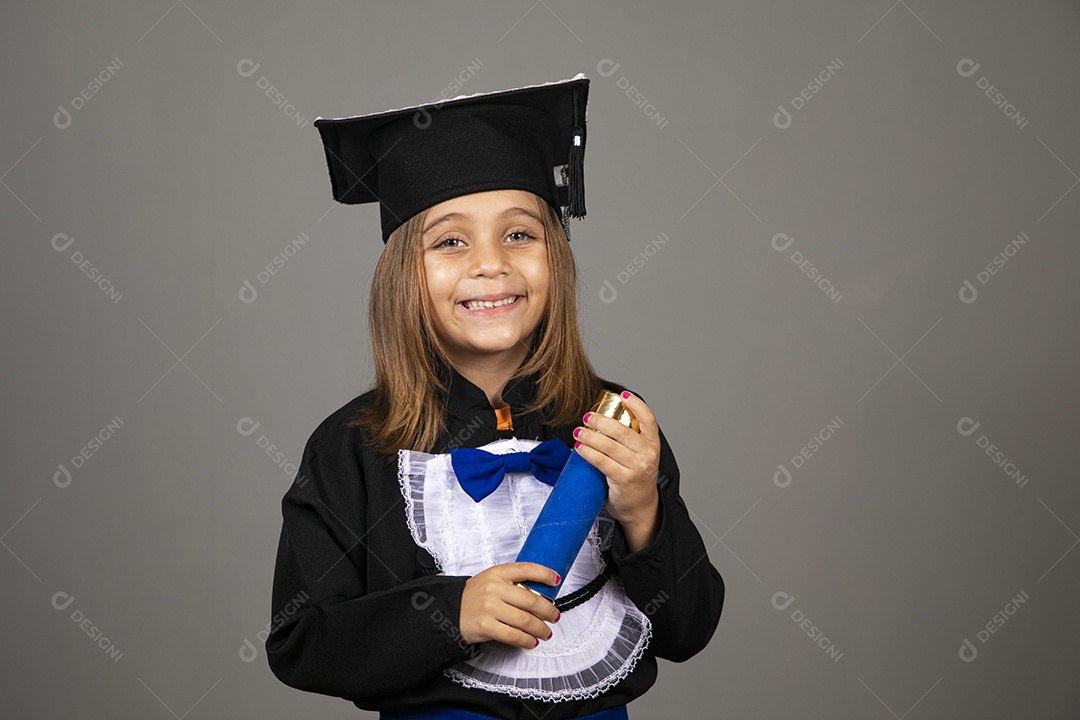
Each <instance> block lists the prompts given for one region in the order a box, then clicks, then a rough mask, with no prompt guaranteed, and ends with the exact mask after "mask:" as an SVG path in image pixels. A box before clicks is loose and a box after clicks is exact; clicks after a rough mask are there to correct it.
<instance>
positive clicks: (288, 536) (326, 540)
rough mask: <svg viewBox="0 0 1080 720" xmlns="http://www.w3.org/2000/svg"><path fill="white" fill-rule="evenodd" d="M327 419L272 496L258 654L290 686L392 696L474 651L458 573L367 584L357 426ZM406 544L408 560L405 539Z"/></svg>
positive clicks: (371, 557) (368, 537)
mask: <svg viewBox="0 0 1080 720" xmlns="http://www.w3.org/2000/svg"><path fill="white" fill-rule="evenodd" d="M337 425H338V426H340V423H337ZM333 427H334V426H333V424H331V423H328V422H327V423H324V425H321V426H320V428H319V429H317V430H316V431H315V433H313V434H312V436H311V438H309V440H308V442H307V445H306V446H305V448H304V454H303V457H302V460H301V463H300V467H299V469H298V472H297V476H296V478H297V479H296V480H295V481H294V482H293V484H292V485H291V486H290V488H289V490H288V491H287V492H286V493H285V496H284V497H283V499H282V502H281V513H282V518H283V523H282V528H281V536H280V540H279V543H278V549H277V560H276V565H275V569H274V583H273V612H274V615H273V620H272V623H271V631H270V633H269V634H268V636H267V639H266V654H267V658H268V662H269V665H270V669H271V670H272V671H273V673H274V675H275V676H276V677H277V678H278V679H279V680H281V681H282V682H283V683H285V684H286V685H289V686H291V687H294V688H297V689H300V690H306V691H309V692H315V693H321V694H325V695H333V696H336V697H343V698H346V699H354V698H355V699H359V698H370V697H375V696H386V695H395V694H398V693H401V692H404V691H406V690H409V689H413V688H415V687H416V686H417V685H419V684H421V683H423V682H424V681H425V680H427V679H430V678H431V677H432V676H435V675H438V674H440V673H441V670H442V669H443V668H446V667H448V666H450V665H452V664H453V663H455V662H458V661H461V660H464V659H467V658H468V657H470V654H472V653H475V652H476V645H471V644H468V643H466V642H465V641H463V640H462V639H461V637H460V634H459V632H458V627H457V626H458V622H459V619H460V617H461V594H462V591H463V590H464V587H465V581H466V580H467V579H468V577H463V576H445V575H439V576H425V577H420V578H416V579H410V580H407V581H405V582H402V583H400V584H398V585H396V586H394V587H391V588H389V589H381V590H378V591H370V590H369V580H368V573H369V568H368V566H367V565H368V562H369V561H370V562H371V563H372V565H374V563H375V562H382V561H381V560H380V559H379V558H378V557H377V555H375V554H374V553H372V552H371V551H370V550H369V549H368V543H370V542H372V537H373V534H374V533H377V532H378V531H379V530H380V528H379V527H378V523H377V522H375V521H372V522H371V527H368V518H369V514H368V512H367V507H366V505H367V496H368V493H367V489H366V485H365V482H364V477H363V474H364V471H363V467H362V458H361V455H360V453H361V452H362V451H360V450H357V449H355V445H356V444H357V441H356V438H357V433H348V432H344V431H343V430H341V429H340V427H339V429H337V430H333ZM382 529H385V528H382ZM369 533H372V534H369ZM405 551H407V549H406V548H402V552H405ZM408 551H409V552H412V553H413V558H414V560H415V548H411V549H408ZM391 564H393V563H391ZM398 566H399V567H400V563H398ZM386 571H389V572H390V573H391V574H393V571H392V570H390V569H389V567H386ZM399 572H400V571H399ZM384 574H385V573H384Z"/></svg>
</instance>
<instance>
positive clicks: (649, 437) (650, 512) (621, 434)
mask: <svg viewBox="0 0 1080 720" xmlns="http://www.w3.org/2000/svg"><path fill="white" fill-rule="evenodd" d="M620 397H621V398H622V403H623V405H624V406H625V407H626V409H627V410H629V411H630V412H632V413H633V414H634V417H636V418H637V421H638V428H639V429H640V430H641V432H640V433H636V432H634V431H633V430H631V429H630V428H628V427H626V426H625V425H623V424H622V423H620V422H619V421H618V420H614V419H612V418H609V417H606V416H604V415H598V414H596V413H586V414H585V417H584V418H583V419H582V420H583V423H584V425H583V427H580V428H578V429H576V430H575V431H574V435H575V437H576V439H577V442H576V443H575V444H574V447H575V449H576V450H577V451H578V454H580V455H581V457H583V458H584V459H585V460H588V461H589V463H590V464H592V465H593V467H595V468H596V469H597V470H599V471H601V472H602V473H604V475H606V476H607V480H608V498H607V501H606V502H605V504H604V507H606V508H607V510H608V512H609V513H611V516H612V517H613V518H615V519H616V520H618V521H619V522H620V523H621V524H622V526H623V528H624V529H626V530H630V529H631V528H633V529H635V530H639V531H642V532H643V534H644V535H652V534H653V533H652V531H653V530H654V529H655V527H656V523H657V511H658V509H659V502H660V495H659V491H658V490H657V485H656V483H657V474H658V472H659V468H660V431H659V428H658V427H657V424H656V417H655V416H654V415H653V413H652V411H651V410H650V409H649V406H648V405H646V404H645V401H644V400H642V399H641V398H639V397H637V396H636V395H633V394H632V393H630V392H628V391H627V392H623V393H622V395H621V396H620Z"/></svg>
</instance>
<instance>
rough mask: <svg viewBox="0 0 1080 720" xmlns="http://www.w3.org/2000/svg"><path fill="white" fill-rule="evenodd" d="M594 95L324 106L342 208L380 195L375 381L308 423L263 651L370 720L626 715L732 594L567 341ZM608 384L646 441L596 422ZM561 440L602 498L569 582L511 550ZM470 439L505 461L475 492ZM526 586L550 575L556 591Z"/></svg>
mask: <svg viewBox="0 0 1080 720" xmlns="http://www.w3.org/2000/svg"><path fill="white" fill-rule="evenodd" d="M587 91H588V80H587V79H586V78H585V77H584V75H580V74H579V75H578V76H576V77H575V78H572V79H571V80H567V81H562V82H557V83H546V84H543V85H536V86H530V87H526V88H519V89H516V90H509V91H504V92H499V93H487V94H479V95H470V96H463V97H460V98H454V99H452V100H449V101H446V102H444V103H439V104H428V105H422V106H417V107H413V108H406V109H402V110H394V111H390V112H387V113H380V114H376V115H368V116H358V117H353V118H342V119H334V120H324V119H321V118H320V119H318V120H316V122H315V126H316V127H317V128H318V129H319V131H320V133H321V136H322V139H323V143H324V148H325V151H326V157H327V162H328V164H329V168H330V175H331V184H332V186H333V190H334V197H335V199H336V200H338V201H340V202H343V203H363V202H376V201H377V202H379V205H380V210H381V218H382V230H383V240H384V242H385V243H386V246H385V249H384V251H383V253H382V256H381V258H380V260H379V263H378V266H377V267H376V270H375V275H374V279H373V281H372V286H371V298H370V333H371V343H372V349H373V353H374V358H375V374H376V379H375V387H374V388H373V389H371V390H369V391H368V392H366V393H364V394H362V395H360V396H359V397H356V398H354V399H353V400H351V401H349V402H348V403H346V404H345V405H344V406H342V407H341V408H340V409H338V410H337V411H336V412H334V413H333V414H331V415H330V416H329V417H328V418H326V419H325V420H324V421H323V422H322V423H321V424H320V425H319V426H318V427H317V428H316V429H315V431H314V432H313V433H312V435H311V437H310V438H309V440H308V441H307V444H306V446H305V449H304V453H303V457H302V460H301V464H300V467H299V471H298V473H297V477H296V480H295V482H294V483H293V485H292V486H291V487H290V488H289V490H288V491H287V492H286V493H285V496H284V498H283V500H282V515H283V525H282V530H281V538H280V542H279V545H278V554H277V564H276V568H275V574H274V588H273V610H274V612H275V614H274V621H273V623H272V628H271V632H270V634H269V636H268V637H267V640H266V650H267V657H268V659H269V664H270V667H271V669H272V671H273V672H274V674H275V675H276V676H277V677H278V678H279V679H280V680H281V681H282V682H284V683H286V684H288V685H290V686H292V687H295V688H298V689H301V690H307V691H311V692H317V693H323V694H327V695H334V696H338V697H343V698H345V699H348V700H350V701H352V702H353V703H354V704H355V705H356V706H357V707H358V708H361V709H364V710H373V711H379V713H380V718H491V717H495V718H505V719H506V720H516V719H518V718H530V719H531V720H537V719H539V718H544V719H545V720H562V719H563V718H604V719H605V720H612V719H614V718H626V717H627V712H626V704H627V703H628V702H630V701H631V700H633V699H634V698H636V697H639V696H640V695H641V694H643V693H644V692H645V691H646V690H648V688H649V687H650V686H651V685H652V684H653V683H654V681H655V679H656V658H658V657H660V658H665V659H668V660H671V661H674V662H682V661H685V660H687V659H688V658H690V657H692V656H693V655H695V654H696V653H698V652H699V651H700V650H701V649H703V648H704V647H705V645H706V644H707V643H708V642H709V640H710V638H711V637H712V635H713V632H714V630H715V628H716V625H717V622H718V621H719V617H720V612H721V608H722V605H723V599H724V584H723V581H722V579H721V577H720V574H719V573H718V572H717V571H716V569H715V568H714V567H713V566H712V564H711V563H710V562H709V559H708V555H707V552H706V549H705V546H704V544H703V542H702V539H701V536H700V534H699V533H698V531H697V529H696V527H695V526H694V524H693V522H692V520H691V519H690V517H689V513H688V511H687V508H686V505H685V503H684V502H683V500H682V498H681V497H680V495H679V469H678V466H677V465H676V463H675V457H674V455H673V454H672V452H671V449H670V447H669V446H668V443H667V439H666V438H665V437H664V434H663V433H662V432H661V431H660V428H659V426H658V425H657V423H656V419H655V417H654V415H653V413H652V412H651V411H650V409H649V407H648V405H646V403H645V402H644V401H643V400H642V399H641V398H640V397H638V396H636V395H634V394H632V393H630V392H628V391H623V388H622V386H620V385H619V384H617V383H613V382H610V381H607V380H604V379H603V378H600V377H599V376H597V375H596V373H595V372H594V371H593V369H592V367H591V365H590V364H589V361H588V359H587V358H586V356H585V352H584V348H583V344H582V340H581V337H580V335H579V330H578V320H577V313H576V296H575V290H576V274H575V267H574V260H573V257H572V255H571V253H570V247H569V244H568V243H569V233H568V217H570V216H573V217H581V216H583V215H584V212H585V208H584V197H583V192H584V188H583V177H582V171H583V152H584V141H585V108H586V99H587ZM601 389H608V390H612V391H614V392H622V397H623V403H624V405H625V407H626V408H627V409H628V410H629V411H630V412H631V413H633V414H634V415H635V416H636V417H637V419H638V422H639V425H640V434H639V433H636V432H633V431H631V430H630V429H629V428H627V427H625V426H623V425H622V424H620V423H619V422H617V421H616V420H613V419H611V418H608V417H605V416H600V415H595V414H588V413H586V414H585V415H582V413H584V412H585V411H586V410H588V408H589V407H590V405H591V403H592V402H593V401H594V400H595V399H596V397H597V395H598V393H599V392H600V390H601ZM570 445H573V446H574V447H576V448H577V451H578V452H579V453H580V454H581V455H582V457H583V458H584V459H585V460H587V461H589V462H590V463H591V464H593V465H594V466H595V467H596V468H597V469H598V470H600V471H602V472H603V473H604V475H605V476H606V478H607V482H608V497H607V501H606V503H605V505H604V509H603V510H602V511H601V513H600V516H599V517H598V518H597V520H596V522H595V523H594V525H593V527H592V529H591V530H590V533H589V537H588V539H587V540H586V543H585V545H584V546H583V547H582V549H581V552H580V553H579V554H578V556H577V558H576V559H575V561H574V564H573V566H572V567H571V569H570V571H569V573H568V574H567V577H566V578H560V577H558V576H557V575H556V573H555V572H554V571H553V570H551V569H550V568H546V567H544V566H542V565H539V564H535V563H527V562H517V561H515V557H516V555H517V551H518V550H519V549H520V548H521V545H522V543H523V541H524V539H525V537H526V536H527V534H528V531H529V528H530V527H531V524H532V522H533V521H535V519H536V516H537V515H538V514H539V512H540V509H541V507H542V506H543V503H544V500H545V498H546V497H547V495H548V494H549V493H550V491H551V484H552V483H553V482H554V480H555V478H557V477H558V464H556V465H555V466H552V465H551V462H552V461H551V460H550V458H551V457H553V456H560V457H562V458H563V460H562V461H563V462H564V461H565V455H566V454H567V453H569V446H570ZM462 448H481V449H483V450H485V451H487V452H489V453H491V457H492V458H493V459H495V464H494V468H495V469H493V470H492V469H490V468H488V467H487V466H486V465H485V472H486V473H487V474H486V475H485V476H484V478H482V479H481V480H479V481H478V480H477V478H476V477H474V473H473V470H475V469H476V468H475V467H473V468H472V470H468V469H467V467H466V465H465V464H464V463H465V461H464V459H463V458H462V455H463V454H462V453H459V452H457V451H458V450H460V449H462ZM485 457H487V456H485ZM545 458H547V459H545ZM489 470H490V471H489ZM529 580H531V581H536V582H541V583H547V584H549V585H554V586H560V590H559V594H558V596H557V597H556V600H555V602H554V603H552V602H551V601H550V600H548V599H547V598H545V597H543V596H541V595H539V594H538V593H535V592H532V591H531V590H529V589H528V588H527V587H526V586H524V585H522V584H519V583H522V582H523V581H529Z"/></svg>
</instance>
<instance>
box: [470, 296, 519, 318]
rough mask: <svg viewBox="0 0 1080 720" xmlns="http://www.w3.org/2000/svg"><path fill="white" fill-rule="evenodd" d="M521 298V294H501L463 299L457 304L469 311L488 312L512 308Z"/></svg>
mask: <svg viewBox="0 0 1080 720" xmlns="http://www.w3.org/2000/svg"><path fill="white" fill-rule="evenodd" d="M521 298H522V296H521V295H503V296H501V297H491V298H487V299H477V300H464V301H462V302H459V303H458V305H460V306H461V307H463V308H465V309H466V310H468V311H469V312H474V313H484V314H489V313H493V312H499V311H506V309H508V308H513V307H514V306H515V305H517V303H518V301H519V300H521Z"/></svg>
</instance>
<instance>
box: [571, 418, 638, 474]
mask: <svg viewBox="0 0 1080 720" xmlns="http://www.w3.org/2000/svg"><path fill="white" fill-rule="evenodd" d="M600 420H606V421H607V422H606V423H603V424H604V425H605V426H608V427H610V423H614V424H615V425H616V426H618V427H619V428H622V430H623V431H625V432H626V433H629V434H630V435H634V436H635V437H633V438H629V437H625V436H624V439H625V440H627V441H629V442H634V443H644V440H642V439H641V438H640V437H636V436H637V433H635V432H634V431H633V430H630V429H629V428H627V427H626V426H624V425H622V424H621V423H619V422H617V421H615V420H612V419H611V418H600V419H596V418H589V423H588V424H589V425H592V424H593V423H594V422H595V423H596V424H597V425H600V424H601V422H600ZM611 431H612V432H618V430H616V429H615V428H611ZM575 438H576V439H577V441H578V442H580V443H581V444H582V445H587V446H588V447H590V448H591V449H593V450H595V451H597V452H598V453H601V454H603V455H605V456H607V457H608V458H610V459H611V460H613V461H614V462H615V463H616V464H617V465H621V466H624V467H630V466H631V465H632V464H633V463H634V462H635V458H636V456H637V455H638V454H642V453H644V452H646V451H647V448H633V447H627V445H626V444H624V443H623V442H622V441H621V440H619V439H617V438H613V437H611V436H609V435H607V434H606V433H605V432H602V431H600V430H599V429H596V428H592V427H588V426H582V427H580V428H578V432H577V435H575ZM575 449H576V450H577V451H578V452H579V453H580V452H581V448H580V447H579V446H575ZM586 459H588V458H586ZM596 467H597V469H600V470H602V469H603V468H600V467H599V466H596Z"/></svg>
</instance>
